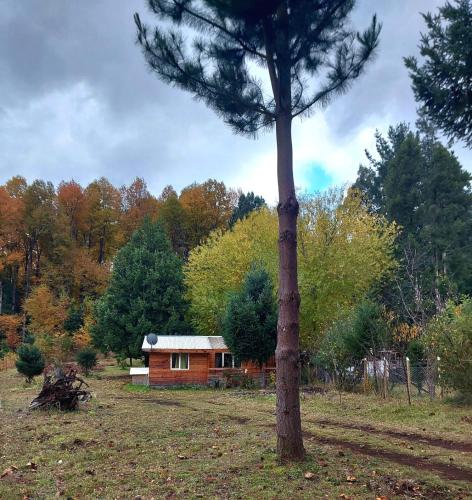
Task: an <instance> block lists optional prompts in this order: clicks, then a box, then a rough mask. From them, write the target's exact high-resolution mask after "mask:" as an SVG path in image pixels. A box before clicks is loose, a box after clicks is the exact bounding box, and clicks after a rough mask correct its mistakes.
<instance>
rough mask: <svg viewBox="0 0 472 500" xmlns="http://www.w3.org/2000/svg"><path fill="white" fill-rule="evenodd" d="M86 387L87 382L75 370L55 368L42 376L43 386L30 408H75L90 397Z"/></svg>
mask: <svg viewBox="0 0 472 500" xmlns="http://www.w3.org/2000/svg"><path fill="white" fill-rule="evenodd" d="M87 387H88V384H87V383H86V382H84V381H83V380H82V379H81V378H80V377H78V376H77V371H76V370H74V369H70V370H69V371H68V372H67V373H64V371H63V370H61V369H60V368H56V369H55V370H54V371H53V372H52V374H50V375H45V376H44V383H43V388H42V389H41V392H40V393H39V394H38V396H36V397H35V398H34V399H33V401H31V404H30V409H32V410H35V409H38V408H41V409H50V408H57V409H59V410H75V409H77V407H78V406H79V402H87V401H89V400H90V399H91V398H92V395H91V394H90V392H89V391H87V390H86V388H87Z"/></svg>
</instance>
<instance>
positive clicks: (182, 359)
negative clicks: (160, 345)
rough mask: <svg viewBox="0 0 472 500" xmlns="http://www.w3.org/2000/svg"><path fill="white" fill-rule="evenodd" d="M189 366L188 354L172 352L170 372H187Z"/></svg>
mask: <svg viewBox="0 0 472 500" xmlns="http://www.w3.org/2000/svg"><path fill="white" fill-rule="evenodd" d="M189 364H190V363H189V354H188V352H173V353H172V354H171V356H170V367H171V369H172V370H188V369H189Z"/></svg>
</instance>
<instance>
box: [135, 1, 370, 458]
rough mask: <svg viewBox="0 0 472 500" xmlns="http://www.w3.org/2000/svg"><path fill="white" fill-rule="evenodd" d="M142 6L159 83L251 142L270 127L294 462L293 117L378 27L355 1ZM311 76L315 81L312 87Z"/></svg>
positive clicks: (338, 75) (316, 100) (352, 67)
mask: <svg viewBox="0 0 472 500" xmlns="http://www.w3.org/2000/svg"><path fill="white" fill-rule="evenodd" d="M148 4H149V7H150V8H151V10H152V11H153V12H154V13H155V14H156V15H157V16H158V18H159V19H160V20H161V21H162V22H161V24H160V25H159V26H158V27H157V28H156V29H155V30H153V32H152V33H151V32H150V31H149V28H148V27H147V26H145V25H144V24H143V23H142V22H141V19H140V18H139V15H138V14H136V15H135V21H136V26H137V29H138V42H139V44H140V45H141V47H142V49H143V52H144V55H145V57H146V60H147V62H148V64H149V66H150V67H151V69H152V70H153V71H155V72H156V73H157V74H158V76H159V77H160V78H161V79H162V80H164V81H165V82H167V83H170V84H172V85H176V86H178V87H180V88H182V89H184V90H187V91H189V92H191V93H192V94H193V95H194V96H195V97H197V98H198V99H201V100H203V101H204V102H205V103H206V104H207V105H208V106H209V107H211V108H213V109H215V110H216V112H217V113H219V114H220V115H221V116H222V117H223V119H224V120H225V122H226V123H228V124H229V125H230V126H231V127H232V128H233V129H234V130H235V131H236V132H237V133H241V134H245V135H249V136H254V135H256V133H257V132H258V131H259V130H261V129H264V128H271V127H272V126H273V125H274V124H275V128H276V138H277V174H278V175H277V176H278V186H279V205H278V213H279V247H280V249H279V254H280V264H279V269H280V277H279V294H280V298H279V326H278V346H277V353H276V359H277V378H278V380H277V449H278V454H279V456H280V458H282V459H285V458H286V459H301V458H303V457H304V448H303V442H302V431H301V420H300V402H299V391H298V380H299V348H298V308H299V303H300V296H299V292H298V286H297V247H296V226H297V215H298V202H297V199H296V195H295V185H294V180H293V165H292V162H293V154H292V133H291V125H292V120H293V118H295V117H297V116H302V115H305V114H307V113H308V112H309V110H310V108H312V107H313V106H314V105H316V104H322V105H323V104H327V103H328V101H329V100H330V99H331V98H333V97H334V95H336V94H339V93H342V92H343V91H346V90H347V88H348V86H349V84H350V83H351V82H352V81H353V80H354V79H356V78H357V77H358V76H359V74H360V73H361V71H362V69H363V68H364V65H365V63H366V61H367V60H369V59H370V58H371V55H372V54H373V52H374V49H375V48H376V46H377V43H378V36H379V32H380V27H379V25H378V24H377V21H376V18H375V17H374V19H373V20H372V24H371V26H370V27H369V28H368V29H367V30H366V31H365V32H363V33H355V32H354V31H352V30H351V28H350V26H349V25H348V21H349V15H350V13H351V11H352V9H353V8H354V5H355V1H354V0H343V1H339V2H332V1H328V0H299V1H295V2H294V1H292V2H289V1H288V0H270V1H267V2H263V3H261V2H256V3H254V2H251V1H249V0H244V1H241V0H201V1H199V0H148ZM168 23H170V24H171V25H173V26H172V27H169V24H168ZM180 26H185V30H186V31H185V33H186V37H188V34H189V33H188V31H187V28H189V30H193V32H194V33H195V32H196V33H197V34H196V35H195V37H194V39H193V41H194V43H193V44H192V45H191V47H189V44H187V43H186V42H185V41H184V36H183V29H180V30H179V28H180ZM251 63H256V64H258V65H260V66H261V67H262V68H264V69H265V70H266V71H267V73H266V74H267V76H268V79H269V80H270V90H266V89H265V88H264V85H263V84H262V83H261V81H260V77H259V74H260V73H259V72H258V73H257V76H256V74H251V72H250V64H251ZM313 77H316V78H313ZM323 77H324V78H323ZM310 78H312V80H315V79H316V81H317V83H318V86H317V87H316V88H313V86H312V85H310V83H311V82H310Z"/></svg>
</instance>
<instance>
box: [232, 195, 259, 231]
mask: <svg viewBox="0 0 472 500" xmlns="http://www.w3.org/2000/svg"><path fill="white" fill-rule="evenodd" d="M264 205H265V200H264V198H262V196H255V195H254V193H253V192H252V191H251V192H250V193H248V194H244V193H241V194H240V195H239V198H238V206H237V207H236V208H235V209H234V210H233V213H232V214H231V219H230V221H229V224H230V226H231V227H232V226H234V224H236V222H237V221H238V220H241V219H244V217H246V216H247V215H248V214H250V213H251V212H252V211H253V210H257V209H259V208H261V207H263V206H264Z"/></svg>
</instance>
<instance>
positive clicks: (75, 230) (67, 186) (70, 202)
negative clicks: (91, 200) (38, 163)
mask: <svg viewBox="0 0 472 500" xmlns="http://www.w3.org/2000/svg"><path fill="white" fill-rule="evenodd" d="M57 201H58V205H59V212H60V214H61V215H63V216H64V217H65V218H66V220H67V226H68V227H69V234H70V238H71V239H72V240H73V241H77V240H78V239H79V234H80V233H83V232H84V230H85V215H86V209H87V205H86V198H85V193H84V190H83V188H82V186H80V185H79V184H77V182H75V181H70V182H61V183H60V184H59V186H58V188H57Z"/></svg>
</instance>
